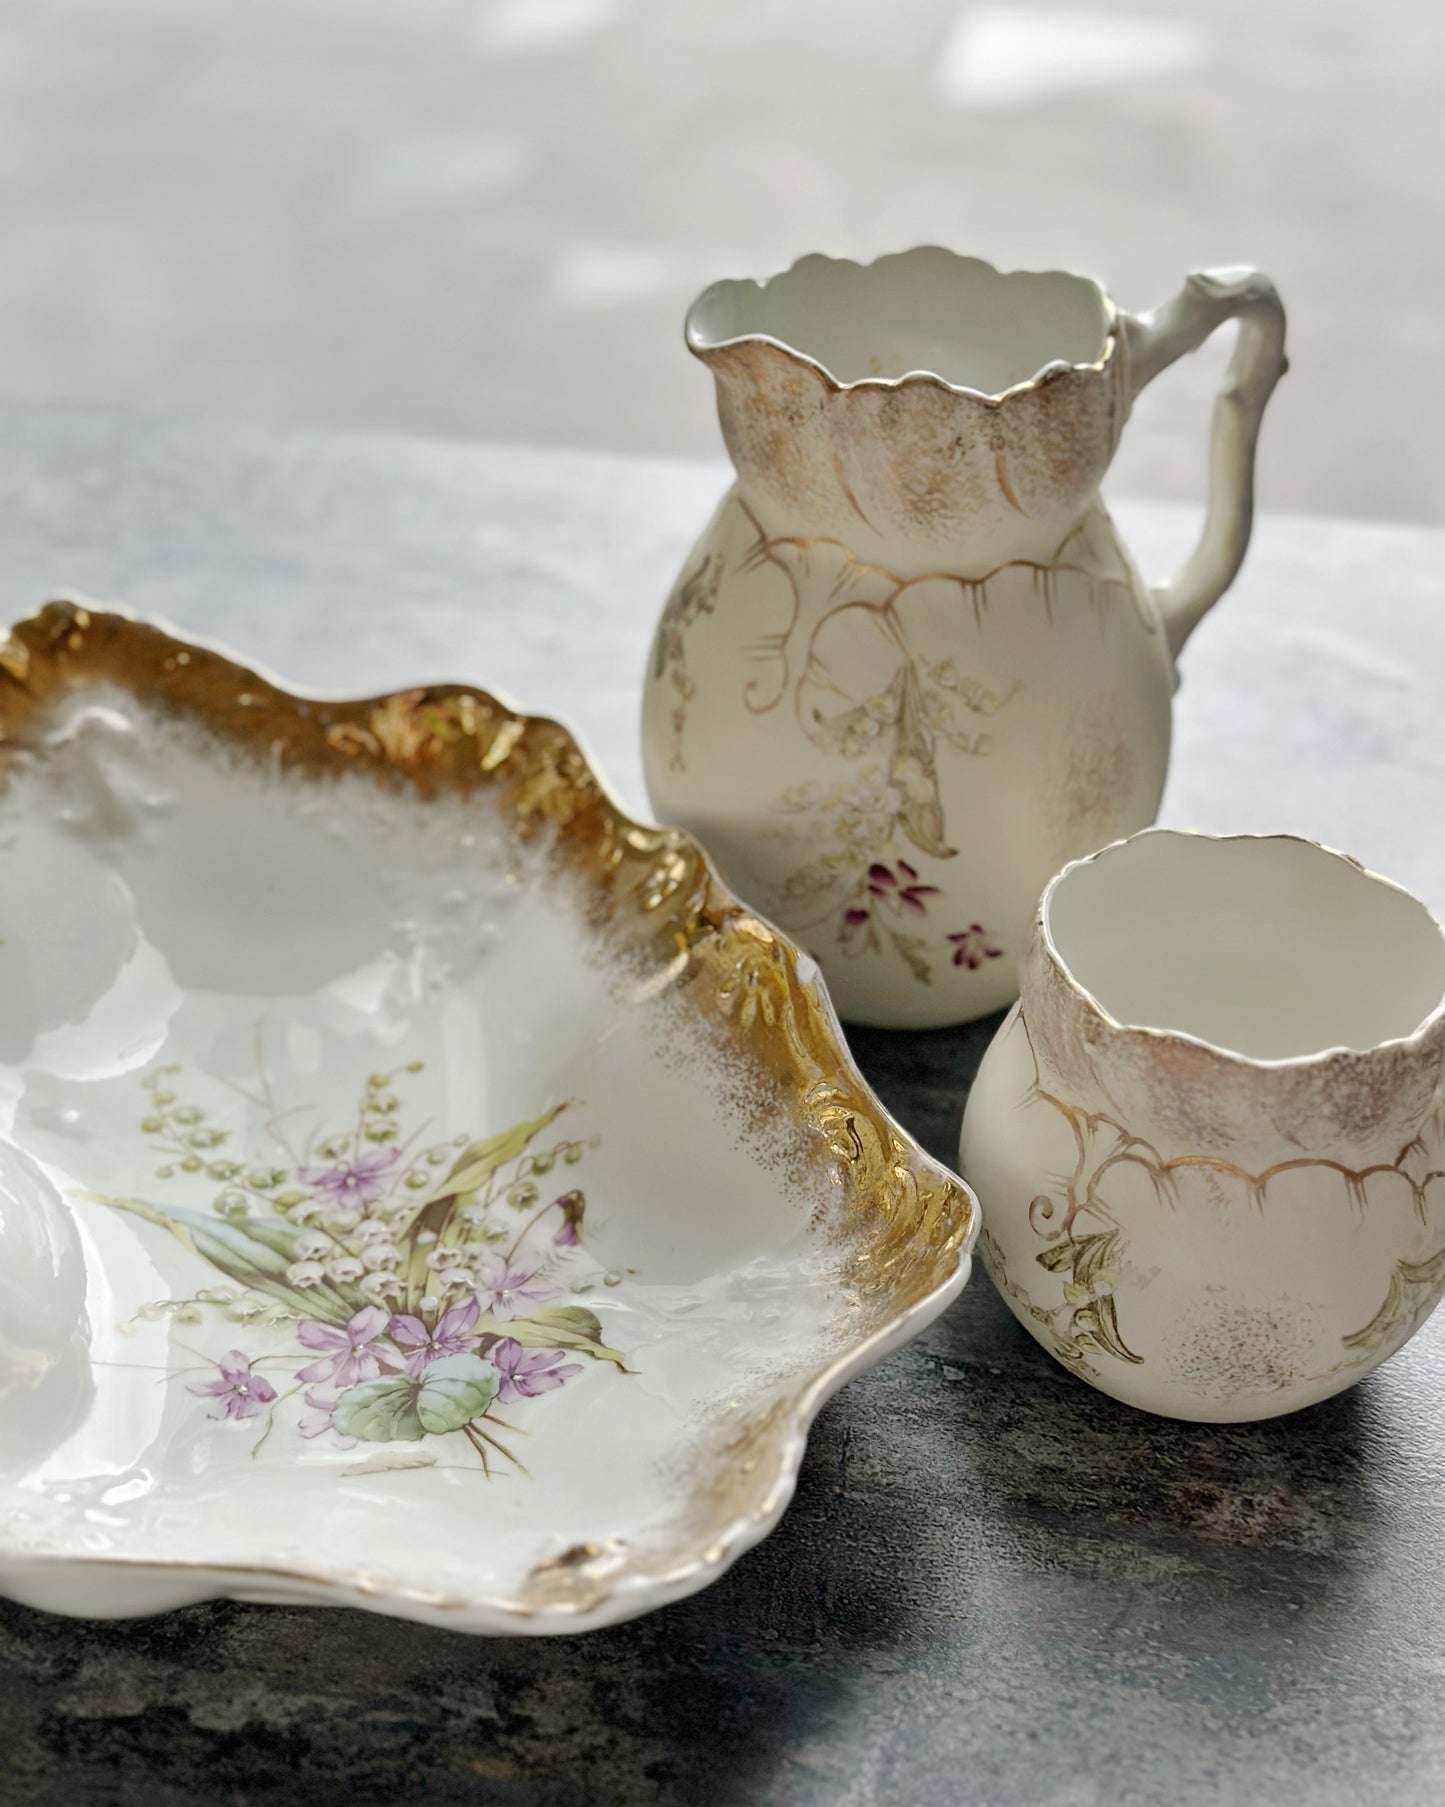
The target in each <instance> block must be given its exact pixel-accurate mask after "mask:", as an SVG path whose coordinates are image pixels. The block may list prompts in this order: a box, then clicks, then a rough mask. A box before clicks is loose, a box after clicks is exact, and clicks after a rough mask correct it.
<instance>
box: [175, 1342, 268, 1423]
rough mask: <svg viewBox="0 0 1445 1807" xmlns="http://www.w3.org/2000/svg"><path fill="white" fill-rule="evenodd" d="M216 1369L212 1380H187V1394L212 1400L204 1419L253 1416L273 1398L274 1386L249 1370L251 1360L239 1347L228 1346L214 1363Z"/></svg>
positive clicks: (263, 1408) (262, 1409)
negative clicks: (225, 1351)
mask: <svg viewBox="0 0 1445 1807" xmlns="http://www.w3.org/2000/svg"><path fill="white" fill-rule="evenodd" d="M216 1365H217V1367H218V1368H219V1370H220V1373H219V1375H218V1377H217V1378H216V1379H215V1380H194V1381H190V1382H188V1383H187V1386H186V1391H187V1392H188V1393H197V1394H199V1395H201V1397H202V1398H206V1399H214V1400H215V1402H216V1403H215V1404H214V1405H213V1406H212V1407H211V1409H210V1411H209V1412H208V1413H207V1414H206V1416H207V1417H208V1418H254V1417H255V1416H256V1414H257V1412H261V1411H264V1410H265V1409H266V1407H267V1406H268V1405H270V1403H271V1401H272V1400H273V1399H274V1398H275V1397H276V1389H275V1387H273V1386H272V1385H271V1383H270V1381H269V1380H267V1379H266V1378H265V1376H264V1375H261V1374H253V1373H252V1372H251V1363H250V1361H249V1359H248V1358H247V1357H246V1356H244V1355H243V1354H242V1353H241V1351H240V1350H239V1349H232V1350H230V1351H228V1353H227V1354H225V1355H223V1356H222V1357H221V1359H220V1361H219V1362H218V1363H217V1364H216Z"/></svg>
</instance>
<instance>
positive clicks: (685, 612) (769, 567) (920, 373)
mask: <svg viewBox="0 0 1445 1807" xmlns="http://www.w3.org/2000/svg"><path fill="white" fill-rule="evenodd" d="M1231 319H1238V321H1239V323H1240V331H1239V338H1238V343H1237V345H1236V348H1235V351H1234V354H1233V359H1232V362H1231V364H1230V366H1229V373H1228V377H1227V380H1226V383H1225V386H1224V389H1223V391H1222V393H1221V395H1220V398H1219V402H1218V404H1217V407H1216V412H1215V417H1214V427H1213V444H1212V454H1211V485H1210V497H1209V504H1208V512H1207V516H1206V520H1205V525H1204V529H1203V533H1202V537H1201V538H1200V541H1199V544H1198V546H1197V548H1196V549H1195V551H1194V553H1193V555H1192V556H1191V557H1190V558H1189V560H1188V561H1187V563H1186V564H1185V565H1184V567H1183V569H1182V570H1181V571H1180V572H1179V573H1178V574H1177V575H1176V576H1175V577H1174V578H1173V579H1172V580H1171V581H1170V582H1168V583H1166V584H1165V585H1163V586H1162V587H1160V588H1151V587H1150V586H1149V585H1148V584H1147V583H1145V582H1144V581H1143V580H1142V579H1141V577H1140V576H1139V574H1138V572H1137V571H1136V570H1135V568H1134V567H1133V565H1132V564H1131V562H1130V560H1129V557H1128V554H1127V553H1126V551H1125V549H1124V547H1123V546H1122V544H1121V543H1120V540H1119V537H1118V535H1117V533H1116V532H1115V529H1114V526H1113V523H1112V521H1111V520H1110V518H1109V515H1108V513H1107V511H1106V509H1105V508H1104V506H1103V504H1102V502H1101V501H1100V498H1099V485H1100V482H1101V480H1102V478H1103V476H1104V473H1105V471H1106V470H1107V468H1108V465H1109V461H1110V459H1111V457H1112V456H1113V453H1114V449H1115V447H1116V446H1117V444H1118V441H1119V436H1120V433H1121V431H1122V429H1123V426H1124V424H1125V422H1126V421H1127V419H1128V417H1129V410H1130V407H1131V405H1132V403H1133V400H1134V398H1135V396H1136V395H1137V394H1138V393H1139V391H1140V390H1141V389H1142V388H1143V387H1144V385H1145V384H1146V383H1148V382H1149V381H1150V380H1151V378H1153V377H1154V376H1156V375H1157V374H1158V373H1159V371H1161V370H1162V369H1164V368H1165V366H1166V365H1168V364H1170V363H1172V362H1173V361H1174V360H1175V359H1176V358H1178V357H1180V356H1181V355H1182V354H1183V353H1185V352H1187V351H1190V350H1192V349H1194V348H1195V347H1197V346H1198V345H1200V344H1201V343H1202V342H1203V341H1204V339H1205V338H1207V337H1208V336H1209V334H1210V333H1211V332H1213V331H1214V329H1215V328H1216V327H1217V326H1219V325H1220V324H1221V323H1222V322H1224V321H1226V320H1231ZM687 339H688V344H689V345H690V347H691V348H692V350H693V351H694V352H695V353H696V354H697V355H698V356H699V357H700V358H702V359H703V360H704V361H705V362H706V363H707V364H708V365H709V366H710V367H711V369H712V371H713V373H714V376H715V377H716V380H717V387H718V399H719V412H720V416H721V422H722V429H723V436H724V438H725V440H726V442H727V447H728V450H729V452H730V454H731V456H732V459H733V463H734V465H735V467H736V471H737V481H736V483H735V484H734V486H733V488H732V489H731V490H730V491H729V492H728V494H727V496H726V497H725V498H724V499H723V502H722V504H721V506H720V507H719V509H718V511H717V513H716V515H715V516H714V517H713V520H712V521H711V523H710V524H709V525H708V527H707V528H706V529H705V531H704V533H703V535H702V538H701V539H700V540H699V542H698V543H697V545H696V547H695V548H694V549H693V551H692V553H691V554H690V555H689V557H688V559H687V560H686V562H685V565H684V567H683V571H682V574H681V577H680V579H679V581H678V584H677V587H676V588H675V590H674V591H673V594H672V596H671V598H670V600H669V601H668V604H667V606H666V608H665V610H664V612H663V616H662V620H661V623H660V625H659V627H658V631H657V636H656V640H655V642H654V645H653V649H652V655H651V659H650V663H649V666H648V672H647V682H646V690H645V698H644V705H643V747H644V758H645V765H646V772H647V782H648V788H649V791H650V794H651V798H652V803H653V807H654V808H655V810H656V812H657V814H658V816H659V818H661V819H662V820H664V821H670V822H677V823H681V824H683V825H684V826H686V827H687V828H689V829H691V830H692V831H693V832H695V833H696V834H697V835H698V836H699V837H700V838H701V839H702V840H703V841H704V843H705V844H706V846H707V847H708V849H709V851H710V852H711V853H712V854H713V856H714V858H715V859H716V861H717V863H718V865H719V866H720V867H721V869H722V871H723V873H724V875H725V877H726V878H727V879H728V881H729V882H730V883H731V884H732V885H733V886H734V887H735V888H736V889H738V890H739V891H741V893H742V894H743V895H744V896H745V897H747V898H748V899H749V900H750V901H752V902H753V903H754V904H755V905H756V907H757V908H758V909H759V910H760V911H762V912H763V913H764V914H766V915H767V916H769V917H771V918H772V919H773V920H774V921H776V922H777V923H779V924H780V925H781V926H782V927H784V928H785V929H787V930H788V931H789V932H790V933H791V934H793V935H795V936H796V937H797V938H798V939H799V940H801V941H802V942H803V943H804V944H805V945H806V946H807V947H808V949H809V950H810V951H811V952H812V953H813V954H814V955H815V956H816V957H817V959H818V960H819V961H820V963H821V964H822V966H823V968H824V971H825V973H826V976H827V979H828V983H829V986H830V989H831V991H832V993H833V997H834V999H835V1001H836V1003H837V1005H838V1008H839V1011H840V1013H841V1014H842V1015H843V1016H844V1017H845V1018H850V1019H852V1020H855V1021H858V1022H864V1023H873V1024H881V1025H888V1026H898V1027H925V1026H929V1025H936V1024H943V1023H951V1022H961V1021H966V1020H967V1019H969V1018H972V1017H975V1016H979V1015H981V1014H983V1013H985V1012H987V1011H990V1010H995V1009H997V1008H998V1007H999V1006H1000V1005H1002V1004H1004V1003H1006V1002H1007V1001H1008V1000H1009V999H1010V998H1012V997H1013V996H1014V995H1016V991H1017V970H1018V961H1019V956H1020V954H1021V952H1022V950H1023V945H1024V942H1025V939H1026V936H1027V932H1028V926H1029V920H1030V916H1031V913H1032V910H1033V907H1034V904H1035V902H1036V900H1037V898H1038V895H1039V892H1040V890H1041V889H1042V887H1043V885H1044V882H1045V881H1046V880H1047V878H1048V877H1049V875H1050V874H1051V873H1053V872H1055V871H1057V870H1058V868H1059V867H1060V866H1061V865H1062V864H1063V863H1064V862H1065V861H1067V860H1069V859H1072V858H1075V857H1077V856H1079V855H1081V854H1083V853H1086V852H1088V851H1090V850H1091V849H1093V848H1095V847H1098V846H1100V845H1101V844H1103V843H1104V842H1106V841H1109V840H1111V839H1113V838H1115V837H1116V836H1118V835H1120V834H1123V833H1128V832H1130V831H1132V830H1134V829H1137V828H1140V827H1142V826H1144V825H1145V824H1147V823H1149V822H1151V821H1152V820H1153V818H1154V814H1155V811H1156V809H1157V807H1158V803H1159V797H1160V794H1161V791H1162V789H1163V784H1164V775H1165V769H1166V766H1167V763H1168V754H1169V729H1170V698H1171V695H1172V692H1173V689H1174V685H1175V670H1174V661H1175V658H1176V657H1177V655H1178V653H1179V650H1180V648H1181V647H1182V646H1183V644H1184V641H1185V639H1186V638H1187V637H1188V635H1189V633H1190V631H1191V630H1192V629H1193V627H1194V626H1195V624H1196V623H1197V622H1198V621H1199V619H1200V618H1201V616H1202V615H1203V614H1204V612H1205V611H1206V610H1207V609H1208V608H1209V607H1210V605H1211V604H1212V603H1213V602H1214V601H1215V600H1216V599H1217V598H1218V597H1219V596H1220V594H1221V593H1222V592H1223V591H1224V589H1225V588H1226V586H1227V585H1228V584H1229V582H1230V581H1231V579H1232V578H1233V576H1234V574H1235V572H1236V571H1237V570H1238V568H1239V564H1240V561H1241V559H1242V558H1243V556H1244V551H1245V547H1246V544H1247V542H1248V538H1249V532H1250V523H1251V516H1252V505H1253V481H1254V476H1253V473H1254V448H1255V441H1256V437H1257V434H1258V431H1259V425H1260V419H1261V415H1262V413H1263V409H1264V406H1265V403H1266V401H1267V400H1268V397H1269V395H1270V392H1271V390H1272V389H1273V387H1274V385H1275V383H1276V381H1277V380H1278V378H1279V376H1280V374H1281V372H1282V371H1283V370H1284V367H1285V359H1284V314H1283V310H1282V309H1281V306H1280V302H1279V298H1278V296H1277V295H1276V293H1275V290H1274V288H1273V286H1272V284H1271V283H1270V282H1269V281H1268V279H1267V278H1265V277H1264V276H1262V275H1260V274H1259V273H1258V272H1257V271H1254V270H1244V269H1230V270H1216V271H1209V272H1203V273H1200V274H1196V275H1193V276H1191V277H1190V278H1189V279H1188V281H1187V282H1186V284H1185V285H1184V288H1183V290H1182V291H1181V292H1180V294H1179V295H1178V296H1177V297H1176V298H1175V299H1174V300H1173V301H1171V302H1169V303H1168V304H1166V305H1165V306H1163V307H1161V308H1158V309H1156V310H1154V311H1153V312H1152V313H1148V314H1144V315H1141V316H1138V317H1133V316H1130V315H1128V314H1124V313H1122V312H1120V311H1119V310H1118V309H1117V308H1116V307H1115V306H1114V304H1113V303H1112V301H1111V300H1110V299H1109V297H1108V296H1107V295H1106V294H1105V293H1104V291H1103V290H1102V289H1100V288H1099V287H1098V286H1097V285H1096V284H1095V283H1093V282H1090V281H1087V280H1085V279H1084V278H1082V277H1078V276H1071V275H1066V274H1062V273H1057V272H1053V273H1047V274H1034V273H1031V272H1020V273H1015V274H1008V275H1005V274H1001V273H1000V272H998V271H996V270H994V269H993V268H991V267H990V266H989V265H987V264H985V263H981V262H979V261H977V260H975V259H972V258H964V257H959V256H955V255H953V254H952V253H950V252H947V251H944V250H940V249H936V248H932V247H925V248H921V249H917V250H913V251H909V252H906V253H904V254H902V255H899V256H895V257H885V258H882V259H880V260H879V261H878V262H876V263H874V264H871V265H867V266H860V265H858V264H854V263H849V262H845V261H838V260H834V259H830V258H825V257H807V258H804V259H803V260H802V261H801V262H800V263H798V264H796V265H794V267H793V268H792V269H791V270H789V271H788V272H787V273H786V274H784V275H782V276H778V277H774V278H773V279H772V280H771V281H769V282H767V283H764V284H762V285H759V284H757V283H753V282H722V283H717V284H715V285H714V286H713V287H712V288H710V289H708V290H707V291H706V292H705V293H704V294H703V295H702V296H701V297H700V298H699V299H698V301H697V302H696V303H695V304H694V306H693V308H692V310H691V312H690V313H689V315H688V321H687Z"/></svg>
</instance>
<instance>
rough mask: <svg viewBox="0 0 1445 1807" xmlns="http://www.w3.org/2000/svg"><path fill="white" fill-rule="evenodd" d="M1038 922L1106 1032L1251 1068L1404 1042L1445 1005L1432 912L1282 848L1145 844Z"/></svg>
mask: <svg viewBox="0 0 1445 1807" xmlns="http://www.w3.org/2000/svg"><path fill="white" fill-rule="evenodd" d="M1046 915H1047V928H1048V932H1049V933H1050V935H1051V937H1052V940H1053V945H1054V947H1055V949H1056V951H1057V952H1058V954H1059V956H1060V958H1061V959H1062V960H1063V962H1064V964H1065V965H1066V966H1067V967H1068V969H1069V971H1070V972H1071V973H1072V974H1073V976H1074V978H1075V979H1076V980H1077V981H1078V983H1079V984H1080V985H1082V986H1083V987H1084V989H1085V990H1086V991H1088V992H1089V993H1091V994H1092V996H1093V997H1094V998H1095V999H1096V1000H1097V1001H1098V1003H1099V1004H1100V1005H1101V1006H1102V1007H1103V1009H1104V1010H1105V1011H1106V1012H1107V1013H1108V1014H1109V1015H1110V1016H1111V1017H1113V1018H1114V1019H1115V1021H1117V1022H1119V1023H1122V1024H1126V1025H1130V1026H1134V1027H1144V1028H1152V1029H1161V1030H1172V1031H1175V1032H1178V1033H1182V1034H1186V1035H1191V1036H1194V1037H1196V1038H1197V1039H1199V1040H1201V1041H1205V1042H1210V1043H1212V1044H1214V1045H1215V1046H1217V1047H1221V1048H1225V1049H1228V1050H1231V1051H1233V1052H1235V1053H1238V1054H1243V1055H1246V1056H1248V1057H1250V1058H1252V1059H1256V1060H1290V1059H1297V1058H1303V1057H1306V1056H1309V1055H1312V1054H1317V1053H1320V1052H1323V1051H1324V1050H1326V1049H1332V1048H1355V1049H1369V1048H1372V1047H1374V1046H1376V1045H1377V1044H1379V1043H1380V1042H1385V1041H1392V1040H1397V1039H1401V1038H1404V1037H1407V1036H1410V1035H1412V1034H1413V1033H1414V1032H1415V1031H1416V1030H1417V1029H1418V1028H1419V1027H1420V1026H1421V1024H1422V1023H1423V1022H1424V1021H1425V1020H1426V1019H1427V1018H1428V1017H1429V1016H1430V1015H1431V1014H1432V1013H1433V1012H1434V1011H1435V1010H1437V1009H1438V1008H1439V1006H1440V1003H1441V999H1442V995H1445V935H1442V932H1441V929H1440V927H1439V925H1438V924H1437V923H1436V922H1435V920H1434V918H1433V917H1432V916H1431V915H1430V912H1429V911H1428V910H1427V909H1426V908H1425V906H1424V905H1423V904H1421V903H1420V902H1418V901H1417V900H1416V899H1415V898H1413V897H1411V896H1410V895H1409V893H1408V892H1405V891H1402V890H1400V889H1398V888H1397V887H1396V886H1394V885H1391V884H1388V883H1386V882H1385V881H1384V880H1382V879H1378V878H1375V877H1374V876H1372V875H1371V874H1369V873H1367V872H1365V871H1363V870H1362V869H1361V868H1360V867H1359V866H1357V865H1356V864H1355V863H1354V862H1353V861H1351V860H1348V859H1345V858H1344V857H1343V856H1342V855H1339V854H1335V853H1330V852H1328V851H1327V850H1325V849H1324V848H1322V847H1318V846H1315V845H1314V844H1313V843H1311V842H1308V841H1302V840H1295V839H1291V838H1289V837H1283V836H1280V837H1252V836H1240V837H1235V838H1224V839H1216V838H1212V837H1210V836H1206V835H1187V834H1173V833H1168V832H1164V831H1155V832H1152V833H1147V834H1143V835H1139V836H1137V837H1135V838H1134V839H1133V840H1130V841H1125V842H1122V843H1121V844H1120V845H1118V846H1117V847H1112V848H1109V849H1107V850H1106V851H1105V852H1104V853H1102V854H1099V855H1098V856H1097V857H1096V858H1094V859H1093V860H1090V861H1086V862H1084V863H1082V864H1080V865H1078V866H1075V867H1072V868H1071V869H1070V870H1069V871H1067V872H1066V873H1065V874H1064V875H1063V876H1062V877H1061V878H1060V879H1059V880H1058V881H1057V883H1056V884H1055V885H1054V887H1053V889H1052V891H1051V892H1050V893H1049V896H1048V902H1047V906H1046Z"/></svg>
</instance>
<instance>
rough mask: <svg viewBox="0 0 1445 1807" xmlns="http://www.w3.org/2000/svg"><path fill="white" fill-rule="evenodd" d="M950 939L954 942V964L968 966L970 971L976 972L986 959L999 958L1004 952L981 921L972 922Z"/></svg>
mask: <svg viewBox="0 0 1445 1807" xmlns="http://www.w3.org/2000/svg"><path fill="white" fill-rule="evenodd" d="M948 939H949V940H950V941H951V942H952V943H953V964H954V965H955V966H966V967H967V968H968V969H969V971H970V972H976V971H977V970H978V968H979V967H980V966H982V965H983V963H984V961H985V960H997V959H998V957H999V955H1000V954H1002V953H1003V949H1002V948H1001V947H995V946H994V944H993V938H992V936H991V935H990V934H989V932H988V930H987V929H986V928H985V927H984V926H983V924H982V923H981V922H972V923H970V924H969V926H968V927H967V928H966V929H960V930H959V931H958V933H957V934H954V935H950V936H949V937H948Z"/></svg>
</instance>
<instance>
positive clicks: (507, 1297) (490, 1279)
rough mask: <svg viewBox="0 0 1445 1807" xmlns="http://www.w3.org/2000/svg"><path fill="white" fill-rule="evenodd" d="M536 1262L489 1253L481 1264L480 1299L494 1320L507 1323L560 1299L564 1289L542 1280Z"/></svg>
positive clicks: (479, 1262) (493, 1252) (479, 1275)
mask: <svg viewBox="0 0 1445 1807" xmlns="http://www.w3.org/2000/svg"><path fill="white" fill-rule="evenodd" d="M537 1266H538V1264H537V1263H536V1262H535V1261H534V1262H532V1263H530V1264H528V1263H526V1262H516V1263H513V1262H510V1261H508V1260H506V1259H505V1258H504V1257H503V1256H501V1255H498V1254H497V1253H495V1251H493V1250H491V1249H489V1250H488V1251H487V1252H486V1253H485V1254H484V1255H483V1256H482V1258H481V1260H480V1261H478V1263H477V1296H478V1298H479V1299H480V1300H481V1302H482V1304H483V1306H484V1307H485V1308H486V1309H487V1310H488V1311H489V1312H490V1313H491V1314H492V1316H493V1317H494V1318H500V1319H501V1321H502V1322H503V1323H506V1322H507V1320H508V1319H509V1318H521V1317H525V1316H526V1315H527V1312H528V1310H529V1309H530V1308H531V1307H532V1306H533V1305H545V1304H546V1303H547V1302H548V1300H549V1299H556V1298H560V1297H561V1294H562V1289H561V1287H560V1286H554V1285H553V1284H552V1282H551V1281H550V1280H539V1279H538V1278H537V1277H536V1276H537Z"/></svg>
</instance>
